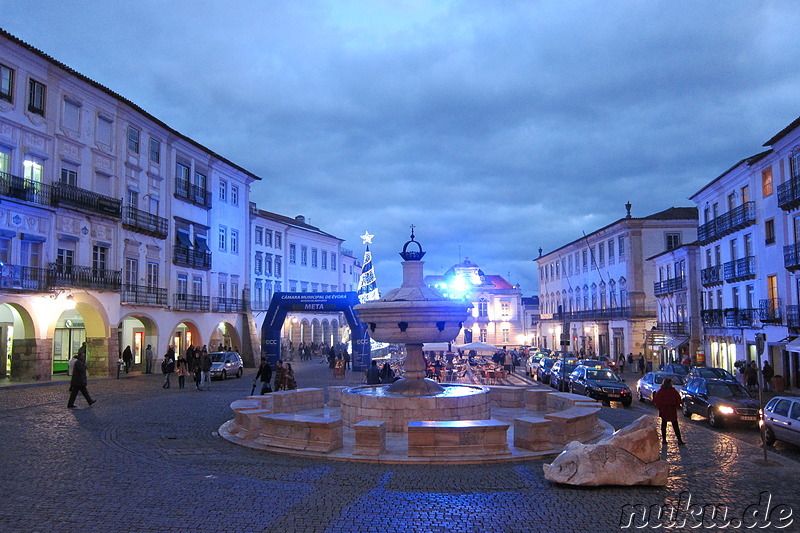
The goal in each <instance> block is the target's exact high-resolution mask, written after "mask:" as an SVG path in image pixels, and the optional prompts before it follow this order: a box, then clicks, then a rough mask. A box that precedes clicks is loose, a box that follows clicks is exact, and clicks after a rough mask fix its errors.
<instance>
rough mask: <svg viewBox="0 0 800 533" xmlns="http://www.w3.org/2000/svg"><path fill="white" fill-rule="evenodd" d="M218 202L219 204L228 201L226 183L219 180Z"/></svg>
mask: <svg viewBox="0 0 800 533" xmlns="http://www.w3.org/2000/svg"><path fill="white" fill-rule="evenodd" d="M219 200H220V201H221V202H227V201H228V182H227V181H226V180H219Z"/></svg>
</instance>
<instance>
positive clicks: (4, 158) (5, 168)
mask: <svg viewBox="0 0 800 533" xmlns="http://www.w3.org/2000/svg"><path fill="white" fill-rule="evenodd" d="M10 169H11V154H9V153H8V152H6V151H4V148H2V147H0V172H2V173H5V174H8V172H9V170H10Z"/></svg>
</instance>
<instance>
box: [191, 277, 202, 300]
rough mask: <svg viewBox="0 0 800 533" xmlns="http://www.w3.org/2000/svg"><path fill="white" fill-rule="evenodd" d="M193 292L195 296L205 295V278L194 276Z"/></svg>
mask: <svg viewBox="0 0 800 533" xmlns="http://www.w3.org/2000/svg"><path fill="white" fill-rule="evenodd" d="M192 294H194V295H195V296H202V295H203V278H201V277H199V276H195V277H193V278H192Z"/></svg>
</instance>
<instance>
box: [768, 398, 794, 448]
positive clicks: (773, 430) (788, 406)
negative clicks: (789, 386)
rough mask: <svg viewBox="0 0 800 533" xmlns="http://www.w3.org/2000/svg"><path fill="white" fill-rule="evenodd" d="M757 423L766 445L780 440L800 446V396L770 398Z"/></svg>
mask: <svg viewBox="0 0 800 533" xmlns="http://www.w3.org/2000/svg"><path fill="white" fill-rule="evenodd" d="M758 424H759V425H760V426H761V431H763V435H764V442H766V443H767V444H768V445H770V446H771V445H773V444H774V443H775V441H776V440H780V441H783V442H791V443H792V444H796V445H798V446H800V398H792V397H789V396H776V397H775V398H773V399H771V400H770V401H769V402H768V403H767V405H766V407H764V411H763V413H762V414H761V420H759V423H758Z"/></svg>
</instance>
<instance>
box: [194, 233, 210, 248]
mask: <svg viewBox="0 0 800 533" xmlns="http://www.w3.org/2000/svg"><path fill="white" fill-rule="evenodd" d="M194 242H195V243H196V244H197V248H198V249H199V250H202V251H203V252H208V251H209V250H208V244H207V243H206V238H205V236H204V235H195V236H194Z"/></svg>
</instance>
